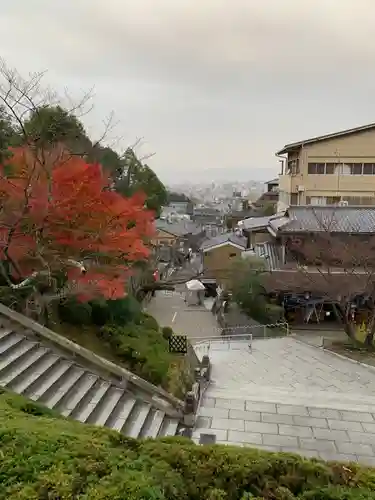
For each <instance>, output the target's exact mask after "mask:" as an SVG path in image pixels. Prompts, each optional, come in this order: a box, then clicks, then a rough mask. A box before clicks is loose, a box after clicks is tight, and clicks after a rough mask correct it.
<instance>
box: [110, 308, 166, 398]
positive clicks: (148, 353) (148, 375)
mask: <svg viewBox="0 0 375 500" xmlns="http://www.w3.org/2000/svg"><path fill="white" fill-rule="evenodd" d="M153 327H154V328H153ZM101 334H102V336H103V338H104V339H105V340H106V341H107V342H108V343H109V344H110V345H111V347H112V348H113V350H114V352H115V353H116V356H117V357H118V358H120V359H121V360H122V361H123V362H125V363H126V365H127V366H128V368H129V370H131V371H133V372H134V373H136V374H137V375H139V376H140V377H143V378H145V379H146V380H149V381H150V382H151V383H153V384H155V385H160V386H162V387H164V388H167V387H168V372H169V367H170V365H171V363H172V361H173V360H174V357H173V355H172V354H170V353H169V351H168V341H167V340H165V339H164V338H163V335H162V333H161V331H160V330H159V327H158V324H157V323H156V321H155V320H154V318H152V317H145V318H144V319H143V321H142V322H141V324H136V323H130V324H127V325H125V326H123V327H119V326H105V327H103V328H102V331H101Z"/></svg>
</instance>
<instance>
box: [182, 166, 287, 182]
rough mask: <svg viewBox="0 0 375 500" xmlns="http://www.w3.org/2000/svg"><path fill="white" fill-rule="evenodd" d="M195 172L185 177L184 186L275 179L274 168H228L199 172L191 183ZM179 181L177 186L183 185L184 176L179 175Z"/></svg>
mask: <svg viewBox="0 0 375 500" xmlns="http://www.w3.org/2000/svg"><path fill="white" fill-rule="evenodd" d="M194 174H195V172H193V171H192V172H191V173H190V177H188V176H186V184H190V185H198V184H210V183H212V182H215V184H232V183H246V184H247V183H249V182H254V183H261V184H263V183H264V182H266V181H268V180H270V179H273V178H275V177H277V173H276V172H275V168H267V169H258V168H256V169H255V168H249V167H231V168H230V169H229V168H215V167H214V168H208V169H206V170H200V171H199V172H197V175H196V179H197V180H196V181H195V182H194V181H192V180H191V178H192V177H193V176H194ZM180 178H181V180H180V181H179V184H185V182H184V180H185V179H184V178H185V175H184V174H183V173H181V175H180Z"/></svg>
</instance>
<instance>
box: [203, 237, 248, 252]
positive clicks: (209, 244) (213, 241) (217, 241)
mask: <svg viewBox="0 0 375 500" xmlns="http://www.w3.org/2000/svg"><path fill="white" fill-rule="evenodd" d="M226 243H233V244H234V245H237V246H240V247H242V248H243V249H244V250H245V248H246V246H247V238H244V237H243V236H237V235H236V234H234V233H224V234H219V235H218V236H215V237H214V238H209V239H207V240H205V241H203V243H202V244H201V246H200V249H201V250H203V251H205V250H210V249H212V248H215V247H218V246H221V245H225V244H226Z"/></svg>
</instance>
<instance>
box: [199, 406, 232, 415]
mask: <svg viewBox="0 0 375 500" xmlns="http://www.w3.org/2000/svg"><path fill="white" fill-rule="evenodd" d="M198 414H199V416H202V417H214V418H229V410H228V409H227V408H211V407H206V406H201V407H200V408H199V412H198Z"/></svg>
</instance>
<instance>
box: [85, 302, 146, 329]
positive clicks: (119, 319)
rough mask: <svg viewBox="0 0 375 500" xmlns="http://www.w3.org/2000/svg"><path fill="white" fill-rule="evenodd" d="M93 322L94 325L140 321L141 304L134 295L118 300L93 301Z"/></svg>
mask: <svg viewBox="0 0 375 500" xmlns="http://www.w3.org/2000/svg"><path fill="white" fill-rule="evenodd" d="M91 307H92V322H93V324H94V325H97V326H103V325H105V324H114V325H120V326H122V325H125V324H126V323H129V322H131V321H139V320H140V317H141V306H140V304H139V303H138V302H137V300H136V299H135V298H134V297H132V296H130V295H129V296H127V297H124V298H123V299H118V300H107V301H93V302H91Z"/></svg>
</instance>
